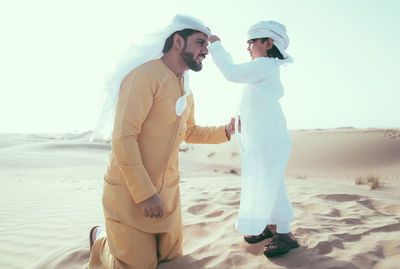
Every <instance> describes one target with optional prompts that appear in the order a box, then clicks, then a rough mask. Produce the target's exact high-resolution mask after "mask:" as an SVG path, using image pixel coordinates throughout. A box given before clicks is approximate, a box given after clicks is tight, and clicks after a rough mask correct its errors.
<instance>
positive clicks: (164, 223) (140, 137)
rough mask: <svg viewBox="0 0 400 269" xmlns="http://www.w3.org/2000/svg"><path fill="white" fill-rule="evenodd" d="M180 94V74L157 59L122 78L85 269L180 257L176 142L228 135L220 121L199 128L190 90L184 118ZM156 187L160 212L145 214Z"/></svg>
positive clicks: (220, 138)
mask: <svg viewBox="0 0 400 269" xmlns="http://www.w3.org/2000/svg"><path fill="white" fill-rule="evenodd" d="M184 94H185V90H184V87H183V77H182V76H178V77H177V76H176V75H175V74H174V73H173V72H172V71H171V70H170V69H169V68H168V67H167V66H166V65H165V64H164V63H163V61H162V60H161V59H156V60H152V61H149V62H147V63H145V64H143V65H141V66H139V67H137V68H135V69H134V70H132V71H131V72H130V73H129V74H128V75H127V76H126V78H125V79H124V81H123V82H122V84H121V89H120V93H119V101H118V105H117V110H116V117H115V125H114V132H113V140H112V152H111V156H110V165H109V167H108V170H107V173H106V175H105V177H104V191H103V209H104V216H105V220H106V234H107V236H105V237H100V238H99V239H98V240H96V242H95V243H94V245H93V247H92V250H91V256H90V265H89V268H131V269H133V268H135V269H142V268H146V269H147V268H156V267H157V264H158V262H160V261H167V260H171V259H174V258H177V257H179V256H180V255H182V221H181V205H180V194H179V169H178V153H179V144H180V143H181V142H182V140H185V142H187V143H207V144H217V143H222V142H226V141H228V138H227V137H226V134H225V126H220V127H200V126H196V123H195V121H194V104H193V96H192V94H189V95H188V96H187V106H186V109H185V110H184V112H183V113H182V116H177V115H176V112H175V103H176V101H177V99H178V98H179V97H180V96H182V95H184ZM157 192H158V193H160V195H161V198H162V200H163V203H164V216H163V217H162V218H158V219H156V218H146V217H145V216H144V214H143V211H142V209H141V207H140V206H139V203H140V202H142V201H144V200H146V199H148V198H150V197H151V196H152V195H153V194H155V193H157Z"/></svg>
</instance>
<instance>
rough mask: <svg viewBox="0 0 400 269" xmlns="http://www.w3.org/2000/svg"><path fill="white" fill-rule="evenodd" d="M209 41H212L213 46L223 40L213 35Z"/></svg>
mask: <svg viewBox="0 0 400 269" xmlns="http://www.w3.org/2000/svg"><path fill="white" fill-rule="evenodd" d="M208 41H210V43H211V44H212V43H214V42H215V41H221V39H220V38H219V37H218V36H216V35H212V36H210V38H209V39H208Z"/></svg>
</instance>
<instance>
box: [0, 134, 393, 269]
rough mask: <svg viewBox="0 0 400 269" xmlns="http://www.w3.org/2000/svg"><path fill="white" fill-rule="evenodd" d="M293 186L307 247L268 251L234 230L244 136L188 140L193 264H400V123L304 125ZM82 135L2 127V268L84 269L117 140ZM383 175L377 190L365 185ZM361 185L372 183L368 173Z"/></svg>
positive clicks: (186, 211)
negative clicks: (280, 252) (199, 142)
mask: <svg viewBox="0 0 400 269" xmlns="http://www.w3.org/2000/svg"><path fill="white" fill-rule="evenodd" d="M291 135H292V140H293V151H292V155H291V158H290V161H289V165H288V169H287V177H286V185H287V189H288V192H289V197H290V199H291V201H292V205H293V209H294V213H295V220H294V221H293V222H292V223H291V229H292V232H293V233H294V234H295V235H296V236H297V238H298V240H299V243H300V245H301V246H300V247H299V248H298V249H294V250H291V251H290V252H289V254H287V255H284V256H281V257H277V258H271V259H267V258H266V257H265V256H264V255H263V253H262V250H263V246H264V245H265V244H266V243H267V242H268V240H265V241H263V242H260V243H258V244H255V245H248V244H246V243H245V242H244V240H243V237H242V235H241V234H240V233H238V232H236V231H235V228H234V227H235V221H236V215H237V212H238V207H239V202H240V184H241V179H240V172H241V170H240V151H239V147H238V143H237V142H236V140H235V139H232V141H231V142H230V143H225V144H220V145H192V144H182V145H181V152H180V171H181V198H182V215H183V226H184V228H183V232H184V242H183V248H184V255H183V256H182V257H181V258H179V259H177V260H174V261H171V262H168V263H163V264H160V265H159V267H158V268H160V269H168V268H169V269H172V268H174V269H183V268H194V269H195V268H243V269H244V268H245V269H249V268H318V269H321V268H362V269H364V268H400V184H399V183H400V130H399V129H353V128H340V129H329V130H296V131H292V132H291ZM89 137H90V133H89V132H88V133H82V134H1V135H0V152H1V155H0V184H1V188H0V219H1V221H0V268H5V269H12V268H68V269H71V268H86V267H87V263H88V259H89V242H88V232H89V230H90V228H91V227H92V226H94V225H104V219H103V213H102V206H101V195H102V186H103V174H104V172H105V170H106V167H107V163H108V156H109V152H110V145H109V144H108V143H106V142H101V141H95V142H93V143H89V142H88V139H89ZM368 175H373V176H375V178H377V181H378V182H379V184H378V187H377V188H376V189H370V186H369V184H368V183H366V184H356V183H355V182H356V181H357V180H356V179H357V178H358V177H365V176H368ZM358 183H363V181H358Z"/></svg>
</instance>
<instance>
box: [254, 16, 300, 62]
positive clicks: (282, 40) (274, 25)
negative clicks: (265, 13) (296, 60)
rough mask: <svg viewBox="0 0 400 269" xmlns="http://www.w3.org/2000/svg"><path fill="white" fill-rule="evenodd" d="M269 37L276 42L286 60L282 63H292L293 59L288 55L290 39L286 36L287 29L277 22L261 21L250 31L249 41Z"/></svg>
mask: <svg viewBox="0 0 400 269" xmlns="http://www.w3.org/2000/svg"><path fill="white" fill-rule="evenodd" d="M265 37H269V38H271V39H272V40H273V41H274V45H275V46H276V47H277V48H278V50H279V51H280V53H281V54H282V56H283V57H284V58H285V59H284V60H282V63H292V62H293V59H292V57H290V55H289V54H287V53H286V49H287V48H288V46H289V37H288V35H287V34H286V27H285V25H283V24H280V23H279V22H276V21H260V22H258V23H256V24H254V25H252V26H251V27H250V29H249V31H248V39H247V40H250V39H255V38H265Z"/></svg>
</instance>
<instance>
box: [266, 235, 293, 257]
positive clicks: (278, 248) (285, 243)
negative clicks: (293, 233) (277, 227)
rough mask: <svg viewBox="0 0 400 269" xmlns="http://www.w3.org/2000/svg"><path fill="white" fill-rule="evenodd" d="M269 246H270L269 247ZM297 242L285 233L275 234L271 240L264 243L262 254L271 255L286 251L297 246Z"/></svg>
mask: <svg viewBox="0 0 400 269" xmlns="http://www.w3.org/2000/svg"><path fill="white" fill-rule="evenodd" d="M270 247H271V248H270ZM298 247H299V243H297V241H296V240H293V239H292V238H290V237H289V236H288V235H286V234H275V235H274V236H273V237H272V240H271V241H270V242H269V243H268V244H266V245H265V248H264V255H265V256H266V257H273V256H277V255H282V254H285V253H287V252H288V251H289V250H291V249H292V248H298Z"/></svg>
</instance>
